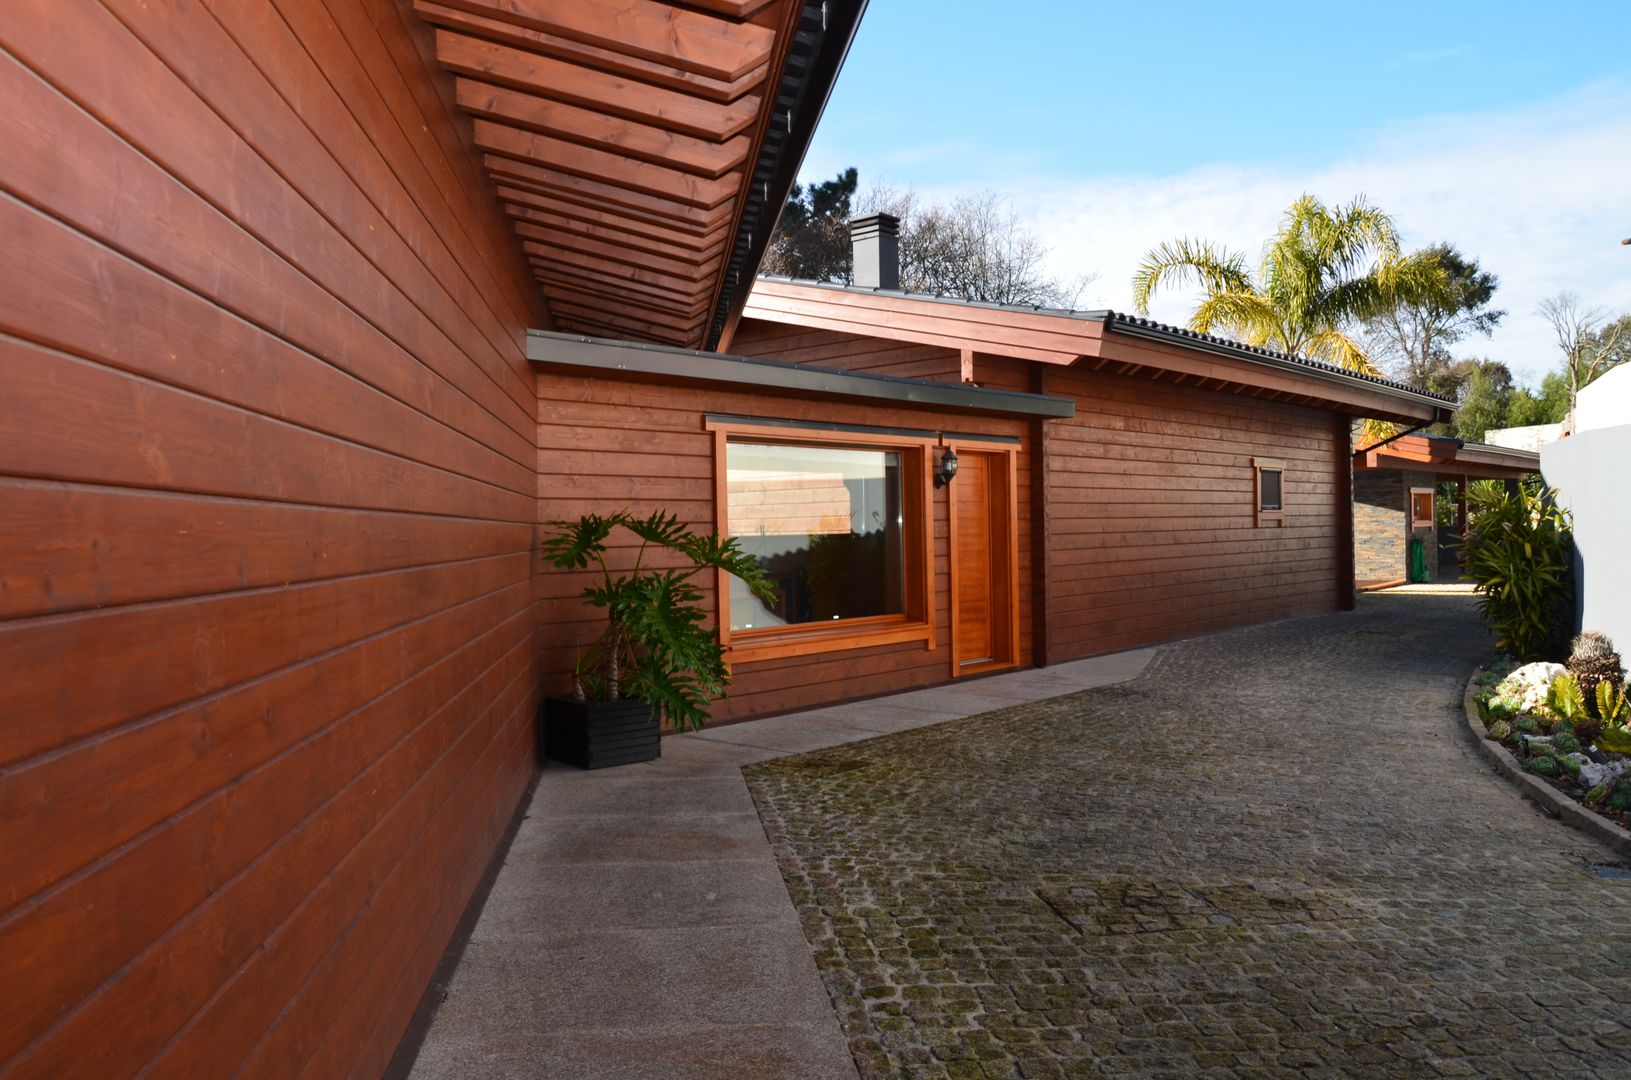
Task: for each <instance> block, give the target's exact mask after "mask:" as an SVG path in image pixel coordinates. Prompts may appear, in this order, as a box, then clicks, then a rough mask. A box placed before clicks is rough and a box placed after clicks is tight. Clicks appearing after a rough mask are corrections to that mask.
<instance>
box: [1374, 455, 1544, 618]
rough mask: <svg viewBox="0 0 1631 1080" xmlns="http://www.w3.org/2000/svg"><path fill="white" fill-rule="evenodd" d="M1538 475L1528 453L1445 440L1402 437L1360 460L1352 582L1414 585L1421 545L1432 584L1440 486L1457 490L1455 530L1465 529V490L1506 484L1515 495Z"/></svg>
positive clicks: (1456, 532)
mask: <svg viewBox="0 0 1631 1080" xmlns="http://www.w3.org/2000/svg"><path fill="white" fill-rule="evenodd" d="M1539 471H1540V455H1539V454H1537V453H1534V452H1533V451H1529V450H1512V449H1509V448H1507V447H1504V446H1489V445H1486V444H1484V443H1470V442H1465V441H1463V440H1461V439H1455V438H1451V437H1449V436H1446V435H1417V434H1407V435H1401V436H1398V437H1397V438H1394V439H1392V440H1390V441H1387V442H1385V443H1381V444H1378V445H1376V446H1374V447H1371V448H1366V449H1363V450H1361V451H1359V452H1357V453H1356V454H1355V455H1354V583H1355V584H1356V585H1357V586H1358V587H1359V588H1361V589H1372V588H1384V587H1386V586H1389V585H1398V584H1400V583H1402V582H1405V581H1408V580H1411V574H1410V568H1409V558H1410V554H1409V553H1410V544H1411V541H1412V540H1415V539H1420V540H1421V542H1422V547H1423V555H1424V559H1425V567H1424V568H1425V571H1426V574H1427V577H1426V580H1433V579H1435V578H1438V577H1439V576H1440V570H1441V565H1440V564H1441V560H1440V557H1439V546H1440V535H1439V528H1438V486H1439V485H1440V484H1454V485H1455V486H1456V515H1455V525H1454V526H1453V527H1450V528H1449V529H1448V530H1447V534H1446V535H1447V536H1455V537H1459V536H1462V535H1463V534H1464V533H1465V532H1466V528H1467V483H1468V482H1469V481H1471V480H1501V481H1504V482H1505V483H1506V484H1507V486H1508V488H1509V489H1510V488H1515V487H1516V486H1517V484H1518V482H1519V481H1520V480H1522V479H1523V478H1524V477H1526V476H1530V475H1532V474H1534V473H1538V472H1539Z"/></svg>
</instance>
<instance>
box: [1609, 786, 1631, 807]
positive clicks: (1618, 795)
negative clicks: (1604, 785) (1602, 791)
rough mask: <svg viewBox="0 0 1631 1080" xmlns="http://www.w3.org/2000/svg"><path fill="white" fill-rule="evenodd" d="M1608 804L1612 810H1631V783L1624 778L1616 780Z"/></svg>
mask: <svg viewBox="0 0 1631 1080" xmlns="http://www.w3.org/2000/svg"><path fill="white" fill-rule="evenodd" d="M1608 806H1609V809H1610V810H1622V811H1623V810H1631V784H1627V783H1626V782H1625V781H1624V780H1618V781H1615V784H1614V787H1613V788H1612V789H1611V790H1610V791H1609V793H1608Z"/></svg>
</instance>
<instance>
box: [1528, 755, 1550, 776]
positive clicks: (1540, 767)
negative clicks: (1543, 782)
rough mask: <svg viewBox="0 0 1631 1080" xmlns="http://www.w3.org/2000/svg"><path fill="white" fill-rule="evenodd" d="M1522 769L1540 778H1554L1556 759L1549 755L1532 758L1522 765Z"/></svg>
mask: <svg viewBox="0 0 1631 1080" xmlns="http://www.w3.org/2000/svg"><path fill="white" fill-rule="evenodd" d="M1523 767H1524V768H1526V769H1528V770H1529V771H1530V772H1532V773H1539V774H1540V775H1541V776H1556V775H1557V758H1555V757H1552V756H1551V755H1549V754H1548V755H1546V756H1543V757H1532V758H1530V759H1529V760H1528V761H1526V762H1524V763H1523Z"/></svg>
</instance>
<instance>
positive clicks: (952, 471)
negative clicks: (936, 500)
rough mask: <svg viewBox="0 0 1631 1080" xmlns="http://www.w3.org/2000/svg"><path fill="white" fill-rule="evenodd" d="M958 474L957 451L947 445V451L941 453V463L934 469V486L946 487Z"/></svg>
mask: <svg viewBox="0 0 1631 1080" xmlns="http://www.w3.org/2000/svg"><path fill="white" fill-rule="evenodd" d="M956 475H957V452H956V451H955V450H953V449H952V448H951V447H949V446H948V447H946V452H945V453H944V454H941V455H940V464H939V465H938V466H936V467H935V470H934V486H935V487H945V486H946V485H947V484H949V483H951V479H952V477H954V476H956Z"/></svg>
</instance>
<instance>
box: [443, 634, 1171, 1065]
mask: <svg viewBox="0 0 1631 1080" xmlns="http://www.w3.org/2000/svg"><path fill="white" fill-rule="evenodd" d="M1154 653H1155V650H1153V649H1141V650H1137V651H1134V652H1127V653H1119V654H1116V655H1114V656H1106V657H1099V658H1095V659H1092V660H1080V661H1075V662H1073V663H1069V664H1061V665H1058V666H1055V667H1050V668H1045V669H1042V670H1036V671H1023V672H1015V673H1012V674H1008V675H998V676H993V677H990V678H985V679H978V680H974V681H970V682H966V683H958V684H955V685H952V686H944V687H936V688H933V689H928V690H917V691H912V692H910V693H905V694H898V695H894V696H891V697H886V698H877V699H874V700H871V701H866V702H860V703H855V704H849V705H839V706H833V707H830V708H825V709H818V710H813V711H810V712H803V713H796V714H790V715H787V716H779V717H774V718H771V719H768V720H756V721H750V722H748V723H743V724H733V725H730V726H726V727H720V728H716V729H712V730H707V731H703V732H701V733H698V734H694V735H678V736H672V737H670V738H668V739H665V740H664V741H663V757H662V759H661V760H660V761H656V762H651V763H648V764H644V765H630V766H624V767H623V768H619V769H608V770H604V771H599V772H583V771H579V770H575V769H570V768H566V767H560V766H551V767H550V768H548V769H546V770H544V773H543V775H542V778H541V779H540V782H539V784H538V788H537V790H536V792H535V793H534V796H533V800H532V805H531V807H530V808H529V810H528V813H527V817H526V819H525V820H524V821H523V822H522V824H521V827H520V831H519V832H518V833H517V835H516V838H515V842H514V844H513V845H512V847H511V849H510V851H509V854H508V857H507V858H506V860H505V863H504V867H503V869H502V870H501V871H500V873H499V875H498V879H497V881H496V883H495V884H494V886H493V890H492V893H491V895H490V896H489V897H488V900H487V904H486V907H485V908H484V909H483V911H482V914H481V917H480V919H479V920H478V922H477V924H476V926H475V929H474V931H473V932H472V934H471V938H470V942H469V945H468V946H467V948H466V950H465V953H464V956H463V958H462V959H461V961H460V963H459V966H458V969H457V971H456V973H455V975H454V977H453V981H452V984H451V987H450V989H449V992H448V996H447V998H446V1000H445V1001H444V1002H443V1003H442V1005H441V1007H440V1009H439V1010H438V1012H437V1014H436V1017H435V1019H434V1021H433V1022H432V1024H431V1027H430V1030H429V1032H428V1034H427V1036H426V1038H425V1042H424V1045H423V1047H422V1048H421V1050H420V1053H419V1058H418V1061H417V1062H416V1063H415V1065H414V1068H413V1073H412V1075H413V1077H415V1078H423V1080H433V1078H434V1080H441V1078H448V1080H451V1078H455V1077H457V1078H461V1080H462V1078H467V1077H484V1078H499V1077H563V1078H564V1077H570V1078H573V1080H594V1078H616V1080H632V1078H636V1077H651V1078H664V1080H690V1078H696V1080H704V1078H707V1080H713V1078H718V1077H727V1076H729V1077H736V1076H741V1077H752V1078H754V1080H776V1078H778V1077H798V1078H800V1080H823V1078H829V1077H830V1078H845V1080H854V1077H855V1076H856V1069H855V1064H854V1062H853V1060H852V1058H851V1056H850V1051H849V1048H848V1045H847V1043H846V1040H845V1037H844V1034H843V1032H842V1031H841V1030H840V1029H839V1025H838V1020H837V1017H836V1015H835V1014H834V1012H833V1007H832V1003H831V1001H830V1000H829V998H828V995H827V992H826V990H825V989H824V988H823V986H822V982H821V979H820V977H819V976H818V975H817V973H816V967H815V963H814V961H813V959H812V957H811V954H810V947H809V945H808V944H807V942H806V940H805V936H804V933H803V931H802V929H801V928H800V924H799V918H798V914H797V912H796V911H795V910H794V907H793V904H792V902H791V900H789V898H788V895H787V889H786V886H785V885H784V884H783V882H782V876H781V874H780V872H779V871H778V869H777V864H776V860H775V858H774V857H773V855H772V853H771V848H770V844H769V842H768V841H767V840H766V838H765V832H764V827H763V826H762V825H761V824H760V821H759V817H758V815H757V814H756V813H755V811H754V805H753V800H752V798H751V797H750V796H749V794H748V788H747V784H746V783H745V782H744V780H743V778H742V772H741V769H742V766H744V765H749V764H753V763H755V762H760V761H765V760H768V759H770V758H774V757H780V756H782V755H784V754H793V753H801V752H804V751H807V750H815V749H821V748H824V747H829V746H836V745H839V744H842V743H850V742H855V741H858V740H861V739H869V738H872V737H874V736H877V735H882V734H888V733H891V732H898V731H906V730H910V729H913V728H919V727H924V726H927V725H930V724H936V723H940V722H941V721H945V720H953V719H957V718H959V717H963V716H971V715H974V714H976V713H983V712H988V711H990V710H993V709H1002V708H1007V707H1009V706H1012V705H1019V704H1024V703H1027V702H1033V701H1040V700H1044V699H1047V698H1052V697H1057V696H1060V695H1063V694H1070V693H1074V692H1076V691H1078V690H1085V689H1089V688H1091V687H1096V686H1107V685H1110V684H1113V683H1118V682H1122V681H1124V680H1127V679H1131V678H1133V677H1135V676H1137V675H1138V674H1139V673H1140V672H1141V671H1143V669H1144V667H1145V665H1147V664H1148V663H1149V661H1150V659H1151V657H1152V656H1153V655H1154Z"/></svg>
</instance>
